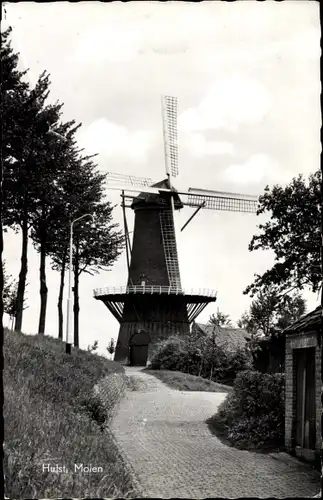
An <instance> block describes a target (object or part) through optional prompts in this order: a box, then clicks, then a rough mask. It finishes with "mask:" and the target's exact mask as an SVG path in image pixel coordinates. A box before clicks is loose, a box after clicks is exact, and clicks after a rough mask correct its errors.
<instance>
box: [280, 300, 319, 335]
mask: <svg viewBox="0 0 323 500" xmlns="http://www.w3.org/2000/svg"><path fill="white" fill-rule="evenodd" d="M321 311H322V308H321V306H318V307H317V308H316V309H314V311H311V312H310V313H307V314H305V315H304V316H302V317H301V318H299V319H298V320H297V321H295V322H294V323H292V324H291V325H289V326H288V327H287V328H285V330H284V333H287V334H288V333H297V332H308V331H309V330H311V331H313V330H318V329H320V328H321V327H322V312H321Z"/></svg>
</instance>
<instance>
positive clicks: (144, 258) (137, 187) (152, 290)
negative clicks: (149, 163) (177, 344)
mask: <svg viewBox="0 0 323 500" xmlns="http://www.w3.org/2000/svg"><path fill="white" fill-rule="evenodd" d="M162 111H163V131H164V146H165V164H166V178H165V179H163V180H162V181H160V182H156V183H153V181H152V180H151V179H147V178H141V177H132V176H126V175H123V174H115V173H109V174H108V182H109V189H117V190H121V197H122V209H123V219H124V230H125V239H126V255H127V267H128V282H127V285H126V286H125V287H105V288H100V289H97V290H94V297H95V299H97V300H101V301H102V302H104V304H105V305H106V306H107V307H108V309H109V310H110V312H111V313H112V314H113V315H114V317H115V318H116V319H117V320H118V321H119V323H120V330H119V336H118V341H117V346H116V352H115V360H116V361H121V362H122V361H126V360H128V361H130V364H133V365H145V364H146V362H147V359H148V357H149V356H150V355H151V353H152V352H153V349H154V344H155V343H156V341H158V340H160V339H165V338H167V337H169V336H170V335H173V334H180V335H185V334H187V333H188V332H189V328H190V324H191V323H192V322H193V321H194V320H195V319H196V317H197V316H198V315H199V314H200V313H201V312H202V311H203V309H204V308H205V307H206V306H207V304H209V303H210V302H215V301H216V293H215V291H213V290H183V289H182V285H181V278H180V270H179V262H178V254H177V245H176V235H175V225H174V214H175V213H176V211H178V210H180V209H182V208H184V206H189V207H193V208H195V209H196V210H195V212H194V213H193V215H192V216H191V217H190V218H189V219H188V221H187V222H186V224H184V226H183V227H182V229H181V230H184V229H185V227H186V226H187V224H188V223H189V222H190V221H191V220H192V219H193V217H194V216H195V215H196V214H197V213H198V211H199V210H201V209H202V208H204V209H211V210H229V211H239V212H255V211H256V207H257V198H256V197H253V196H248V195H240V194H234V193H223V192H219V191H206V190H202V189H194V188H189V190H188V192H178V191H176V190H175V189H174V187H173V184H172V180H173V178H174V177H176V176H177V175H178V146H177V99H176V98H175V97H170V96H163V97H162ZM134 193H135V194H134ZM183 198H184V199H185V200H184V201H182V199H183ZM126 202H130V205H126ZM126 208H131V209H132V210H133V211H134V214H135V222H134V231H133V241H132V246H131V244H130V238H129V231H128V224H127V218H126V211H125V209H126Z"/></svg>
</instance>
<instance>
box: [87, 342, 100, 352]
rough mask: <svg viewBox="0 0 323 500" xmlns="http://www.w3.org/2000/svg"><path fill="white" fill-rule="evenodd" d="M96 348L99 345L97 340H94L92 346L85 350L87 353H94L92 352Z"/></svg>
mask: <svg viewBox="0 0 323 500" xmlns="http://www.w3.org/2000/svg"><path fill="white" fill-rule="evenodd" d="M98 347H99V343H98V341H97V340H95V341H94V342H93V344H92V345H88V346H87V350H88V351H89V352H94V351H96V350H97V349H98Z"/></svg>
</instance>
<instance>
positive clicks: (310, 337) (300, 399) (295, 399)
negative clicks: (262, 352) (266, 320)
mask: <svg viewBox="0 0 323 500" xmlns="http://www.w3.org/2000/svg"><path fill="white" fill-rule="evenodd" d="M284 333H285V336H286V342H285V380H286V388H285V447H286V450H287V451H288V452H290V453H291V454H293V455H296V456H298V457H299V458H304V459H305V460H308V461H316V459H319V457H320V448H321V425H320V421H321V347H320V343H321V340H322V315H321V307H317V308H316V309H315V310H314V311H312V312H310V313H308V314H306V315H304V316H303V317H302V318H300V319H299V320H297V321H296V322H295V323H293V324H292V325H290V326H289V327H288V328H286V329H285V330H284Z"/></svg>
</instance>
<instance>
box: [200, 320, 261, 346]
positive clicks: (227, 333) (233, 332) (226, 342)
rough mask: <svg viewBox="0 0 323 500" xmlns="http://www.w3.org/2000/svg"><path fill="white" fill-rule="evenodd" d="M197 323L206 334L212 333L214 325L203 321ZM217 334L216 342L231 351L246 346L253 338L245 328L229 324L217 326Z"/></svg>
mask: <svg viewBox="0 0 323 500" xmlns="http://www.w3.org/2000/svg"><path fill="white" fill-rule="evenodd" d="M195 325H196V326H197V327H198V328H199V329H200V330H202V332H203V333H205V334H206V335H209V336H211V335H212V332H213V328H214V325H202V324H201V323H195ZM215 336H216V337H215V338H216V344H218V345H221V346H226V347H227V348H228V350H230V351H234V350H236V349H238V348H239V347H244V346H245V345H246V343H247V342H248V341H249V340H250V339H251V335H250V334H249V333H248V332H247V331H246V330H244V329H243V328H232V327H229V326H215Z"/></svg>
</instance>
